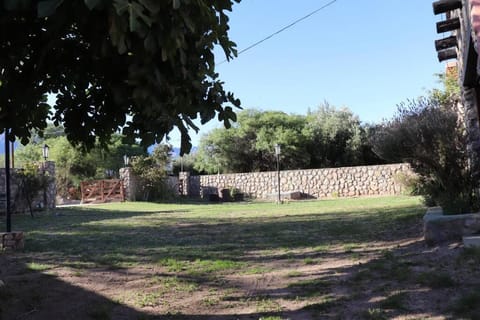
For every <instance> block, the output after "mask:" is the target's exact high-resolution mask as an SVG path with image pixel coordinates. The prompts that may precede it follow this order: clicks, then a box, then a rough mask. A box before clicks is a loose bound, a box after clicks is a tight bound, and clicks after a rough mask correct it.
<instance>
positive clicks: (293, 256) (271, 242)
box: [0, 206, 480, 320]
mask: <svg viewBox="0 0 480 320" xmlns="http://www.w3.org/2000/svg"><path fill="white" fill-rule="evenodd" d="M185 212H187V211H186V210H182V209H179V210H165V211H152V212H150V211H149V212H147V211H145V212H127V211H124V212H122V211H120V212H115V213H111V212H109V211H104V210H99V209H94V211H92V209H89V210H87V211H86V212H82V211H78V210H61V211H59V213H60V214H59V215H57V216H55V215H50V216H45V217H40V218H38V219H33V220H30V219H23V220H21V221H17V222H19V223H18V225H19V226H20V227H21V228H22V229H23V230H24V231H26V232H27V251H26V253H25V256H26V257H27V258H28V259H35V261H37V262H39V263H45V264H49V263H50V264H54V265H57V266H59V267H69V268H73V269H78V270H84V269H89V268H99V267H100V268H107V269H110V270H111V271H112V272H118V273H121V272H124V271H123V269H122V268H128V267H129V266H130V265H141V264H142V263H146V264H154V265H157V266H160V267H161V268H162V270H165V269H166V270H167V271H166V273H163V274H161V273H160V274H158V276H160V277H168V276H172V275H175V276H176V277H178V278H180V279H182V280H184V281H185V282H188V283H195V284H199V285H205V286H207V287H209V288H211V289H215V288H216V289H218V290H221V289H225V288H226V287H227V289H228V288H231V289H238V287H239V284H236V283H235V282H234V281H231V280H230V282H229V283H227V282H225V281H224V280H221V279H219V277H216V276H215V274H216V272H220V274H221V272H222V271H223V269H222V268H226V269H225V270H227V272H228V271H229V269H228V268H230V267H229V266H230V265H231V266H233V267H231V268H232V270H234V271H235V272H237V271H239V270H241V271H242V272H243V271H245V268H247V269H248V266H250V265H256V264H262V263H268V262H272V261H280V262H282V261H283V262H288V261H297V262H298V261H301V260H305V259H312V260H315V259H334V258H348V257H349V256H351V255H354V254H359V253H358V252H359V251H360V250H357V249H351V248H355V245H359V246H360V245H362V244H367V243H372V242H376V241H384V242H389V241H400V240H405V239H410V238H415V237H418V236H419V235H420V233H421V213H422V212H423V209H422V208H419V207H417V206H408V207H402V208H394V209H378V210H354V211H351V212H347V213H345V212H342V213H339V212H322V213H318V214H315V213H313V214H302V215H288V214H285V215H281V216H279V215H275V216H272V217H269V216H261V217H253V218H249V217H244V216H241V215H240V216H233V217H231V218H225V216H221V217H219V218H214V217H213V218H212V217H209V218H208V219H203V218H200V217H195V216H184V215H182V213H185ZM352 244H353V245H352ZM331 246H337V247H342V246H344V250H343V251H342V252H333V251H331V250H329V248H330V247H331ZM424 250H425V248H424V244H423V242H422V241H420V242H414V243H411V244H409V245H406V246H403V247H398V248H395V249H393V250H391V251H388V252H384V253H382V254H381V255H380V256H379V257H377V258H375V259H373V260H370V261H368V262H366V263H362V264H360V263H359V264H357V265H353V266H347V267H343V266H340V267H335V266H333V267H332V268H330V269H326V270H324V271H323V272H322V273H321V274H320V273H318V274H313V275H311V277H310V278H308V279H304V278H302V277H301V276H299V279H298V281H294V282H293V284H290V285H286V286H284V287H281V288H275V289H272V290H256V291H255V292H253V293H251V296H250V298H251V299H259V301H263V300H262V299H264V300H269V299H286V300H292V301H306V300H308V299H312V303H309V304H308V305H306V306H304V307H302V308H300V309H298V310H296V311H292V312H280V311H279V312H253V313H249V314H245V315H235V316H230V315H222V314H217V313H218V311H217V312H216V315H195V314H189V315H182V314H175V315H168V314H167V315H162V316H151V315H149V314H148V313H147V312H140V311H138V310H134V309H131V308H129V307H128V306H126V305H123V304H121V303H117V302H113V301H110V300H109V299H107V298H105V297H103V296H100V295H98V294H97V293H95V292H90V291H86V290H84V289H81V288H79V287H76V286H72V285H70V284H68V283H66V282H63V281H61V280H59V278H55V277H53V276H48V275H45V274H43V273H41V272H31V274H30V275H27V276H25V275H21V274H17V273H14V274H13V275H12V273H11V272H10V273H9V272H8V271H7V272H6V273H5V272H2V273H0V279H2V274H3V275H5V274H7V275H8V276H9V279H13V280H11V281H8V283H7V285H8V287H7V289H8V290H11V291H10V293H9V292H8V290H7V291H6V293H5V292H4V293H3V298H4V300H3V301H7V302H8V305H5V306H6V307H5V306H4V307H2V308H3V312H4V317H3V318H2V317H1V316H0V319H10V317H9V316H10V315H11V314H12V313H11V312H12V311H11V310H17V311H18V310H21V313H20V315H22V314H27V313H29V312H31V317H30V319H47V318H49V317H47V315H50V316H53V315H54V316H55V317H57V318H58V315H60V316H61V315H63V314H66V315H71V316H70V317H67V318H69V319H89V318H91V319H178V320H180V319H198V320H200V319H202V320H203V319H213V320H216V319H218V320H220V319H241V320H243V319H259V318H261V317H267V316H270V317H278V319H288V318H290V319H339V318H340V319H388V318H392V317H395V316H399V315H415V314H420V313H421V314H428V315H431V316H443V315H445V314H447V315H448V313H449V312H450V311H449V310H448V309H446V307H445V305H444V303H443V304H442V303H427V302H428V301H429V300H431V299H432V298H431V293H432V291H433V290H440V291H442V290H444V291H442V292H444V293H445V292H447V297H448V290H458V284H457V282H455V281H453V282H452V281H447V280H448V277H447V280H438V279H437V280H436V281H437V282H438V281H440V282H441V283H443V282H444V283H448V284H449V286H445V287H440V288H438V287H437V288H432V284H431V283H430V282H429V281H431V280H429V278H428V277H426V276H425V275H424V270H429V271H432V272H436V271H438V270H439V269H438V268H439V266H441V265H439V264H438V261H435V258H434V257H433V253H425V252H423V251H424ZM361 254H362V255H365V256H373V255H376V256H378V255H379V250H378V249H376V248H368V247H367V248H365V247H364V248H362V250H361ZM418 255H425V258H424V259H423V258H422V259H423V260H422V259H417V258H414V259H410V257H416V256H418ZM429 255H432V257H430V256H429ZM1 259H3V260H1ZM217 261H220V262H219V264H218V265H217V264H215V263H214V262H217ZM0 262H2V263H4V262H5V263H14V264H15V263H17V264H18V265H17V266H13V267H12V268H18V270H22V269H25V268H26V266H25V258H23V259H22V258H18V259H16V258H14V257H10V256H1V255H0ZM221 263H224V264H225V265H226V266H224V265H222V264H221ZM169 268H170V270H169ZM198 268H200V271H199V270H197V269H198ZM0 270H1V269H0ZM419 270H420V271H419ZM422 270H423V271H422ZM128 272H130V271H128ZM20 273H21V272H20ZM130 275H133V273H132V272H130ZM312 276H313V278H312ZM35 277H38V278H39V279H41V280H40V281H38V283H39V285H38V287H35V288H33V290H29V292H25V291H22V289H21V287H22V283H24V282H25V281H27V282H28V281H30V280H31V278H35ZM452 277H453V275H452ZM478 278H479V279H480V277H478ZM422 279H423V280H422ZM425 279H426V280H425ZM450 280H451V279H450ZM422 281H423V282H422ZM432 281H433V280H432ZM472 285H474V284H472ZM45 288H48V293H47V294H46V295H45ZM4 291H5V290H4ZM96 291H97V290H96ZM62 295H63V296H65V295H68V296H71V297H72V301H75V302H74V303H72V305H68V306H63V304H64V300H62ZM25 297H26V299H24V298H25ZM1 298H2V291H0V299H1ZM22 299H23V301H26V302H27V303H25V306H23V305H22ZM69 299H70V298H69ZM224 299H225V301H243V300H244V299H245V297H244V296H227V297H224ZM412 300H414V301H425V304H424V305H421V306H420V305H419V304H412V303H411V301H412ZM29 301H31V302H29ZM372 301H373V302H372ZM50 304H51V306H50ZM55 304H59V305H62V307H61V308H59V310H55V309H54V311H49V312H50V313H48V312H47V311H46V310H47V309H49V308H50V307H52V308H54V307H53V306H54V305H55ZM88 306H92V307H88ZM57 311H58V312H64V313H58V314H57V313H56V312H57ZM42 312H43V313H42ZM192 313H193V312H192ZM220 313H221V312H220ZM0 315H1V313H0ZM44 315H45V316H44ZM77 315H78V316H77ZM16 316H17V315H16ZM55 317H53V318H55ZM50 318H51V317H50Z"/></svg>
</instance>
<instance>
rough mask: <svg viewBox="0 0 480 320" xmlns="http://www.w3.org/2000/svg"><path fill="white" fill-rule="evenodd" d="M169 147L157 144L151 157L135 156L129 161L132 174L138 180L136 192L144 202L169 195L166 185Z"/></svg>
mask: <svg viewBox="0 0 480 320" xmlns="http://www.w3.org/2000/svg"><path fill="white" fill-rule="evenodd" d="M170 151H171V147H170V146H169V145H165V144H159V145H157V146H156V147H155V149H154V150H153V152H152V154H151V155H148V156H137V157H134V158H133V159H132V161H131V166H132V170H133V173H134V174H135V176H136V177H137V178H138V179H139V181H138V183H137V192H140V196H141V198H142V199H143V200H144V201H151V200H156V199H160V198H166V197H168V196H169V195H170V192H169V190H168V186H167V185H166V178H167V167H168V165H169V162H170Z"/></svg>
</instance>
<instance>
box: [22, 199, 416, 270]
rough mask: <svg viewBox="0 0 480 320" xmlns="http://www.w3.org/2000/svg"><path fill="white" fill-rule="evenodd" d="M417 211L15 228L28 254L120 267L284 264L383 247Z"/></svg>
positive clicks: (151, 218) (97, 219)
mask: <svg viewBox="0 0 480 320" xmlns="http://www.w3.org/2000/svg"><path fill="white" fill-rule="evenodd" d="M179 211H180V212H185V210H179ZM420 211H421V209H420ZM420 211H419V208H418V207H405V208H395V209H388V210H385V209H384V210H379V211H378V212H374V213H372V212H368V211H357V212H350V213H338V212H332V213H328V212H327V213H321V214H305V215H284V216H278V215H276V216H272V217H268V216H262V217H254V218H243V217H238V218H235V217H233V218H230V219H225V218H223V217H220V218H218V219H214V218H209V219H201V218H195V217H183V216H178V215H170V214H167V215H164V213H165V214H166V213H172V211H165V212H140V213H135V212H117V211H116V212H114V213H110V212H105V211H99V212H95V213H88V212H87V213H86V214H83V213H80V214H78V215H77V211H76V210H73V211H70V212H68V214H61V215H59V216H53V215H50V216H45V217H40V218H37V219H28V218H27V217H25V218H24V219H22V220H21V221H19V223H17V224H16V225H17V226H18V227H19V228H20V229H21V230H23V231H25V232H26V243H27V244H26V250H27V253H32V254H35V253H48V254H49V255H50V256H52V257H57V258H61V259H62V260H64V261H69V262H71V261H76V260H78V259H79V260H81V261H82V262H86V263H88V262H91V263H96V264H98V263H99V264H100V265H106V266H108V265H109V264H110V265H111V266H112V267H118V266H119V265H121V264H134V263H140V262H141V263H149V262H153V263H155V262H157V261H159V260H162V259H168V258H172V259H176V260H189V261H191V260H196V259H201V260H203V259H208V260H212V259H226V260H233V261H244V262H249V261H250V260H251V261H252V262H254V261H258V259H260V260H261V259H266V260H268V259H278V258H280V256H281V255H282V253H281V252H280V251H283V252H285V258H286V259H289V258H290V257H289V254H288V252H289V251H294V250H298V249H302V248H312V247H328V246H331V245H342V244H349V243H362V242H365V241H389V240H392V238H394V237H396V236H397V233H398V232H399V231H401V232H402V233H405V232H404V231H405V230H404V228H406V227H408V226H410V225H412V221H413V222H415V223H414V225H417V224H418V223H417V222H419V221H420V219H421V217H420V215H419V212H420ZM261 251H271V253H272V256H271V257H270V258H269V257H268V255H266V256H265V257H263V258H262V257H261V256H260V257H259V256H258V255H256V256H255V255H251V254H248V253H252V252H261ZM274 251H277V252H274ZM278 252H280V254H278ZM320 253H321V252H320ZM279 255H280V256H279ZM59 262H60V263H61V261H59Z"/></svg>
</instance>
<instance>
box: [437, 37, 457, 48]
mask: <svg viewBox="0 0 480 320" xmlns="http://www.w3.org/2000/svg"><path fill="white" fill-rule="evenodd" d="M456 46H457V37H456V36H450V37H447V38H443V39H439V40H435V49H437V51H440V50H445V49H448V48H451V47H456Z"/></svg>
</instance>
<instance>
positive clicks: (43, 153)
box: [42, 144, 50, 162]
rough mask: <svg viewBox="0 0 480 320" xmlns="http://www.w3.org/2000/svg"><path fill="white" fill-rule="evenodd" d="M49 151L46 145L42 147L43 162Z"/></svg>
mask: <svg viewBox="0 0 480 320" xmlns="http://www.w3.org/2000/svg"><path fill="white" fill-rule="evenodd" d="M49 150H50V147H49V146H48V145H47V144H44V145H43V147H42V155H43V159H44V160H45V162H47V159H48V153H49Z"/></svg>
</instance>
